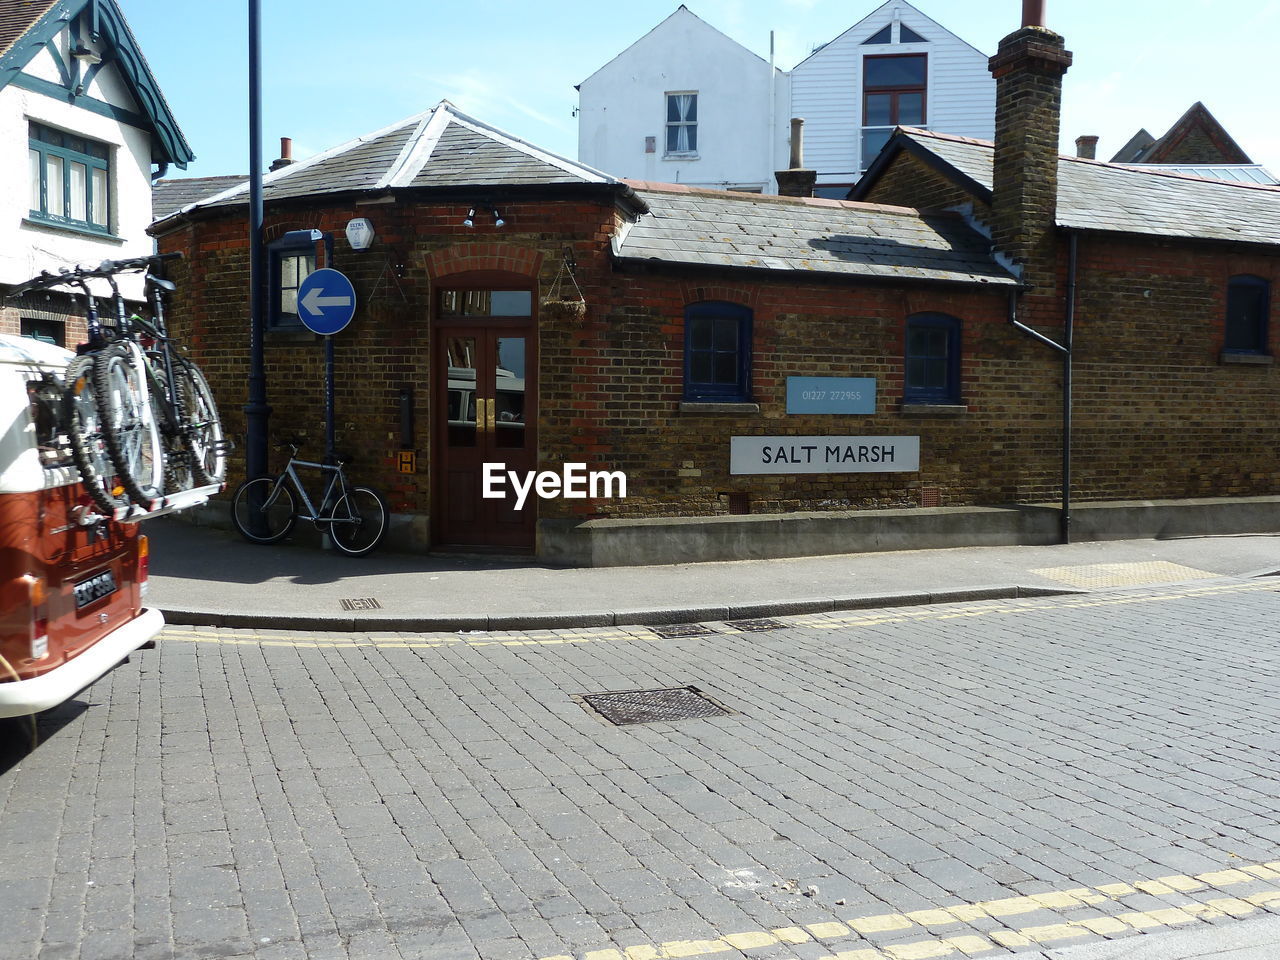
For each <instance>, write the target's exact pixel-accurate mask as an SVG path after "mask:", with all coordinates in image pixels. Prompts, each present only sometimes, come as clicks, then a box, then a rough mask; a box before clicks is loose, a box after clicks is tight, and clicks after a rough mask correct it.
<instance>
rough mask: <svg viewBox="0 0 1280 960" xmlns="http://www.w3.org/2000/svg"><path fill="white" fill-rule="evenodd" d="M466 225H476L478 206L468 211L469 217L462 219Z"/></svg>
mask: <svg viewBox="0 0 1280 960" xmlns="http://www.w3.org/2000/svg"><path fill="white" fill-rule="evenodd" d="M462 225H463V226H464V227H468V228H470V227H474V226H475V225H476V208H475V207H472V208H471V209H470V210H468V211H467V219H465V220H463V221H462Z"/></svg>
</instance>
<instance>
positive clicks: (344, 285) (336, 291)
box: [298, 267, 356, 461]
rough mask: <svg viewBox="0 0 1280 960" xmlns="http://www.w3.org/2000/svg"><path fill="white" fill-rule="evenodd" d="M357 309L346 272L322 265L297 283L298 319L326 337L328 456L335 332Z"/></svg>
mask: <svg viewBox="0 0 1280 960" xmlns="http://www.w3.org/2000/svg"><path fill="white" fill-rule="evenodd" d="M355 312H356V288H355V287H353V286H352V285H351V281H350V280H348V279H347V275H346V274H344V273H340V272H338V271H337V270H333V269H331V268H329V267H322V268H321V269H319V270H315V271H312V272H311V273H310V274H308V275H307V277H306V279H305V280H303V281H302V282H301V283H300V284H298V319H300V320H301V321H302V322H303V323H304V324H305V325H306V327H307V329H308V330H310V331H312V332H313V333H318V334H321V335H322V336H323V337H324V361H325V362H324V372H325V378H324V380H325V383H324V413H325V430H324V433H325V438H324V439H325V442H324V446H325V456H326V459H327V460H330V461H331V460H332V458H333V335H334V334H335V333H339V332H341V331H342V330H343V329H345V327H346V326H347V324H348V323H350V322H351V318H352V317H353V316H354V315H355Z"/></svg>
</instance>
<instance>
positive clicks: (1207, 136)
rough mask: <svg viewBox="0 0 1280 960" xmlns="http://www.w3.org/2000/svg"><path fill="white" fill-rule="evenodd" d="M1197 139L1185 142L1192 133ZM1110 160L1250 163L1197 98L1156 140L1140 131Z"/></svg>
mask: <svg viewBox="0 0 1280 960" xmlns="http://www.w3.org/2000/svg"><path fill="white" fill-rule="evenodd" d="M1197 134H1198V135H1199V136H1198V137H1197V139H1196V140H1194V141H1192V142H1191V143H1188V141H1189V139H1190V138H1191V137H1192V136H1194V135H1197ZM1206 141H1207V143H1206ZM1111 162H1112V163H1196V164H1200V163H1206V164H1216V163H1253V161H1252V160H1250V159H1249V155H1248V154H1247V153H1245V152H1244V151H1243V150H1242V149H1240V145H1239V144H1238V143H1236V142H1235V140H1233V139H1232V138H1231V134H1229V133H1227V131H1226V129H1225V128H1224V127H1223V126H1222V124H1220V123H1219V122H1218V121H1217V119H1216V118H1215V117H1214V115H1213V114H1212V113H1210V112H1209V109H1208V107H1206V106H1205V105H1204V104H1203V103H1200V102H1199V101H1196V102H1195V103H1193V104H1192V105H1191V106H1190V107H1189V108H1187V111H1186V113H1184V114H1183V115H1182V116H1181V117H1179V118H1178V120H1177V122H1176V123H1174V125H1173V126H1172V127H1170V128H1169V129H1168V131H1166V132H1165V135H1164V136H1163V137H1160V138H1159V139H1158V140H1157V139H1153V138H1152V137H1151V134H1149V133H1147V131H1146V130H1139V131H1138V132H1137V133H1136V134H1134V136H1133V138H1132V139H1130V141H1129V142H1128V143H1126V144H1125V145H1124V146H1123V147H1122V148H1121V149H1120V152H1119V153H1117V154H1116V155H1115V156H1114V157H1112V158H1111Z"/></svg>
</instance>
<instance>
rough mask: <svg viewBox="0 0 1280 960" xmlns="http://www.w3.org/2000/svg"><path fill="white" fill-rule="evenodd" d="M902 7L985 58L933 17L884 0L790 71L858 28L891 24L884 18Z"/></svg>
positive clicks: (903, 2)
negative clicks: (868, 25) (866, 25)
mask: <svg viewBox="0 0 1280 960" xmlns="http://www.w3.org/2000/svg"><path fill="white" fill-rule="evenodd" d="M902 7H906V8H907V9H909V10H910V11H911V12H912V13H914V14H915V15H916V16H918V17H920V18H921V19H922V20H926V21H928V23H929V24H930V29H932V28H933V27H936V28H937V29H938V30H939V31H941V32H942V33H945V34H946V35H947V36H949V37H951V38H952V39H953V40H956V41H957V42H959V43H963V44H964V45H965V46H966V47H968V48H969V49H970V50H972V51H973V52H974V53H976V54H978V55H979V56H983V57H985V56H987V54H985V53H983V52H982V51H981V50H979V49H978V48H977V47H975V46H974V45H973V44H971V43H970V42H969V41H968V40H966V39H964V37H960V36H957V35H956V34H955V33H953V32H952V31H950V30H948V29H947V28H946V27H944V26H943V25H942V24H940V23H939V22H938V21H937V20H935V19H933V17H931V16H929V15H928V14H927V13H924V12H923V11H921V10H920V9H919V8H917V7H915V6H913V5H912V4H910V3H908V2H907V0H885V2H884V3H882V4H880V6H878V7H876V8H875V9H874V10H872V11H871V12H870V13H869V14H867V15H866V16H865V17H863V18H862V19H861V20H859V21H858V22H857V23H855V24H854V25H853V26H851V27H849V28H848V29H847V30H842V31H841V32H840V33H839V34H838V35H837V36H836V37H834V38H833V39H831V40H828V41H827V42H826V43H823V44H820V45H819V46H817V47H815V48H814V49H813V50H811V51H810V52H809V55H808V56H807V57H805V58H804V59H803V60H801V61H800V63H797V64H796V66H795V67H792V70H794V69H796V67H799V66H800V64H803V63H807V62H808V61H809V60H811V59H813V58H814V57H815V56H816V55H817V54H820V53H822V51H824V50H825V49H826V48H827V47H829V46H831V45H832V44H833V43H835V42H836V41H838V40H840V39H841V38H842V37H845V36H847V35H849V34H851V33H854V32H855V31H858V30H859V28H860V27H862V26H863V25H864V24H871V25H872V26H875V27H876V28H877V29H879V28H880V27H882V26H884V25H886V24H888V23H891V22H892V20H891V19H890V20H886V19H885V16H886V15H891V14H892V13H893V12H894V10H895V9H900V8H902ZM859 59H861V57H859Z"/></svg>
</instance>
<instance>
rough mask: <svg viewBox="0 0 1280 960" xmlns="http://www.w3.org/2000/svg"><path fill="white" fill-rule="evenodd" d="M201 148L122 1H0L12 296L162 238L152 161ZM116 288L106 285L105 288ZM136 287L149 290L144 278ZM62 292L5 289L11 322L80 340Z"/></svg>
mask: <svg viewBox="0 0 1280 960" xmlns="http://www.w3.org/2000/svg"><path fill="white" fill-rule="evenodd" d="M192 159H193V155H192V153H191V149H190V147H188V146H187V143H186V140H185V139H184V138H183V136H182V132H181V131H180V130H179V129H178V126H177V123H176V122H175V121H174V119H173V116H172V114H171V113H170V111H169V107H168V105H167V104H166V103H165V100H164V96H163V95H162V94H161V92H160V88H159V86H158V85H157V84H156V81H155V78H154V77H153V76H152V75H151V72H150V70H149V69H148V68H147V65H146V61H145V60H144V59H143V57H142V53H141V51H140V50H139V49H138V44H137V41H136V40H135V39H134V37H133V34H132V32H131V31H130V30H129V26H128V24H127V23H126V22H125V20H124V16H123V15H122V14H121V12H120V9H119V7H118V6H117V4H116V3H115V0H42V2H25V0H0V170H3V177H4V180H5V182H6V183H8V184H11V185H13V187H14V189H8V190H5V191H2V192H0V296H3V294H4V292H6V291H7V290H9V289H11V288H12V287H13V286H15V285H16V284H19V283H21V282H22V281H24V280H27V279H29V278H31V277H33V276H36V275H37V274H39V273H40V272H41V271H44V270H50V271H56V270H57V269H58V268H59V267H63V266H71V265H74V264H78V263H79V264H95V263H98V262H100V261H102V260H106V259H119V258H122V257H135V256H144V255H146V254H148V253H150V252H151V251H152V249H153V244H152V240H151V238H150V237H149V236H147V233H146V228H147V226H148V224H150V222H151V178H152V168H153V167H158V168H159V171H160V172H163V171H164V169H166V168H167V167H168V166H169V165H170V164H176V165H177V166H179V167H185V166H186V165H187V163H188V161H190V160H192ZM103 289H104V290H105V288H103ZM124 291H125V293H126V295H127V296H128V297H129V298H131V299H141V295H142V290H141V278H140V277H136V276H135V277H131V278H129V279H128V280H127V282H126V284H125V285H124ZM82 332H83V310H82V308H80V307H76V306H73V305H72V304H71V303H70V301H69V299H68V298H66V297H61V296H58V295H46V294H39V295H34V296H29V297H26V298H22V299H20V300H17V301H14V300H0V333H23V334H27V335H33V336H39V337H40V338H41V339H47V340H52V341H54V342H58V343H63V344H64V345H65V344H68V343H69V344H74V342H75V338H76V337H77V336H78V335H80V334H81V333H82Z"/></svg>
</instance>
